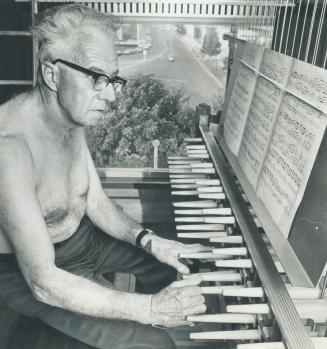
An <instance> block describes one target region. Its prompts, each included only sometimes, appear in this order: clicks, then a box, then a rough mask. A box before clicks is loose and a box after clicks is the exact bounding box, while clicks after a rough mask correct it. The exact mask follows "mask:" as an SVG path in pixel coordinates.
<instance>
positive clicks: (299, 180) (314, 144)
mask: <svg viewBox="0 0 327 349" xmlns="http://www.w3.org/2000/svg"><path fill="white" fill-rule="evenodd" d="M326 120H327V119H326V116H325V115H324V114H323V113H322V112H320V111H319V110H317V109H315V108H313V107H311V106H309V105H308V104H306V103H304V102H303V101H301V100H300V99H298V98H296V97H294V96H292V95H291V94H286V95H285V97H284V99H283V103H282V107H281V110H280V113H279V116H278V119H277V123H276V127H275V130H274V134H273V136H272V140H271V143H270V146H269V150H268V154H267V157H266V159H265V162H264V164H263V168H262V172H261V176H260V178H259V181H258V189H257V195H258V197H259V198H260V199H261V200H262V203H263V205H264V206H265V207H266V209H267V210H268V212H269V213H270V215H271V217H272V219H273V220H274V221H275V222H276V224H278V226H279V227H280V230H281V232H282V233H283V234H284V236H285V237H287V236H288V233H289V230H290V227H291V225H292V221H293V218H294V215H295V213H296V210H297V208H298V206H299V204H300V202H301V200H302V197H303V194H304V190H305V187H306V184H307V181H308V179H309V176H310V173H311V170H312V166H313V164H314V161H315V158H316V155H317V152H318V149H319V146H320V143H321V140H322V137H323V134H324V131H325V128H326Z"/></svg>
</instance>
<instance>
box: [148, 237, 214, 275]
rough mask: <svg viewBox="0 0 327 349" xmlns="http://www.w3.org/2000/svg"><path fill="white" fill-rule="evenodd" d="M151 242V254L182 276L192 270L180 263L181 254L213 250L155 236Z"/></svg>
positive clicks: (199, 245)
mask: <svg viewBox="0 0 327 349" xmlns="http://www.w3.org/2000/svg"><path fill="white" fill-rule="evenodd" d="M151 240H152V241H151V244H152V246H151V254H152V255H153V256H154V257H155V258H157V259H158V260H159V261H160V262H162V263H165V264H168V265H170V266H172V267H173V268H175V269H176V270H177V271H178V272H180V273H181V274H189V273H190V269H189V268H188V267H187V266H186V265H185V264H183V263H182V262H181V261H180V259H179V254H180V253H195V252H205V251H211V250H212V247H208V246H203V245H201V244H183V243H181V242H178V241H174V240H167V239H163V238H161V237H159V236H153V237H151Z"/></svg>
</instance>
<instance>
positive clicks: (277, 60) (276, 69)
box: [260, 50, 293, 86]
mask: <svg viewBox="0 0 327 349" xmlns="http://www.w3.org/2000/svg"><path fill="white" fill-rule="evenodd" d="M292 65H293V59H292V58H291V57H289V56H286V55H283V54H280V53H278V52H275V51H270V50H265V52H264V54H263V58H262V64H261V66H260V72H261V73H262V74H263V75H264V76H266V77H268V78H270V79H271V80H273V81H275V82H277V83H278V84H280V85H282V86H286V83H287V81H288V76H289V72H290V70H291V67H292Z"/></svg>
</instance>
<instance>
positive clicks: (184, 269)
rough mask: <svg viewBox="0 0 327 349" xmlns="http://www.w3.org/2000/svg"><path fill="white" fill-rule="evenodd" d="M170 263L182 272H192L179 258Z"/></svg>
mask: <svg viewBox="0 0 327 349" xmlns="http://www.w3.org/2000/svg"><path fill="white" fill-rule="evenodd" d="M170 265H171V266H172V267H173V268H175V269H176V270H177V271H178V272H179V273H181V274H190V269H189V268H188V267H187V266H186V265H185V264H183V263H182V262H180V261H179V260H177V259H174V260H173V262H172V263H171V264H170Z"/></svg>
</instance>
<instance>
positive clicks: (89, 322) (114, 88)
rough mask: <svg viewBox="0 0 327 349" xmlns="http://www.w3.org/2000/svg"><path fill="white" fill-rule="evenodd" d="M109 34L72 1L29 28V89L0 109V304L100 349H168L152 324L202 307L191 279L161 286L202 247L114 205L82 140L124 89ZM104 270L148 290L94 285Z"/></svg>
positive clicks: (111, 25) (108, 24)
mask: <svg viewBox="0 0 327 349" xmlns="http://www.w3.org/2000/svg"><path fill="white" fill-rule="evenodd" d="M115 27H116V20H115V18H113V17H112V16H108V15H104V14H101V13H98V12H96V11H94V10H92V9H90V8H87V7H84V6H82V5H78V4H73V5H66V6H61V7H58V8H55V9H52V10H49V11H47V12H45V13H44V14H43V15H41V16H40V18H39V19H38V20H37V22H36V24H35V26H34V27H33V28H32V31H33V34H34V35H35V37H36V38H37V39H38V41H39V60H40V69H39V77H38V84H37V86H36V87H35V88H34V89H32V90H31V91H29V92H27V93H24V94H22V95H19V96H17V97H15V98H14V99H12V100H10V101H9V102H7V103H6V104H4V105H2V106H1V107H0V284H1V287H0V296H1V297H2V298H4V299H5V301H6V302H7V303H8V304H9V305H10V306H11V307H13V308H14V309H16V310H18V311H20V312H21V313H23V314H25V315H27V316H34V317H37V318H39V319H41V320H43V321H45V322H46V323H48V324H49V325H50V326H52V327H54V328H56V329H58V330H60V331H62V332H64V333H66V334H67V335H69V336H72V337H75V338H77V339H79V340H81V341H83V342H84V343H87V344H89V345H92V346H94V347H97V348H111V349H119V348H149V349H150V348H151V349H155V348H174V347H175V346H174V343H173V342H172V340H171V339H170V337H169V336H168V335H167V334H166V332H165V331H164V330H162V329H159V328H157V327H153V326H150V325H159V326H166V327H171V326H178V325H185V324H187V323H188V322H187V321H186V320H185V318H186V316H187V315H188V314H197V313H202V312H204V311H205V305H204V298H203V296H202V295H201V290H200V287H199V286H197V285H198V284H199V282H200V280H198V279H196V278H195V279H192V278H191V279H190V280H188V281H177V282H174V283H173V284H170V285H169V286H167V285H168V280H171V278H170V277H171V274H172V270H175V269H177V270H178V271H179V272H181V273H189V270H188V268H187V267H186V266H185V265H184V264H183V263H181V261H179V260H178V254H179V253H180V252H196V251H201V250H203V247H202V246H201V245H197V244H195V245H184V244H181V243H178V242H175V241H171V240H166V239H163V238H160V237H158V236H156V235H155V234H154V233H153V232H152V231H150V230H144V229H143V228H142V227H141V226H140V225H139V224H137V223H136V222H135V221H134V220H133V219H132V218H130V217H129V216H128V215H126V214H124V213H123V212H122V211H121V210H120V209H119V208H118V207H117V206H115V204H114V203H113V202H112V201H111V200H110V199H109V198H108V197H107V196H106V195H105V193H104V191H103V190H102V188H101V184H100V181H99V178H98V175H97V172H96V169H95V167H94V164H93V162H92V159H91V156H90V153H89V150H88V148H87V145H86V141H85V135H84V130H83V129H84V127H86V126H90V125H93V124H95V123H96V122H97V121H98V120H99V119H100V118H102V117H104V116H105V114H106V113H107V111H108V110H107V108H108V104H109V103H110V102H113V101H114V100H115V94H116V93H118V92H120V90H121V88H122V87H123V86H124V85H125V83H126V81H125V80H124V79H122V78H120V77H119V76H118V75H117V74H118V65H117V55H116V50H115V45H114V41H115V40H114V39H115V34H114V30H115ZM167 264H168V265H169V266H167ZM112 271H122V272H132V273H134V274H135V275H136V277H137V279H138V280H139V282H140V283H141V284H143V285H145V286H147V287H148V289H150V290H152V292H157V293H154V294H133V293H125V292H121V291H118V290H115V289H112V288H108V287H105V286H103V285H101V284H100V283H99V282H97V281H94V278H93V277H94V276H95V275H98V274H101V273H108V272H112ZM160 281H162V282H163V283H165V288H163V289H162V290H161V291H159V290H158V289H156V288H158V287H157V285H158V284H159V282H160ZM169 282H170V281H169Z"/></svg>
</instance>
